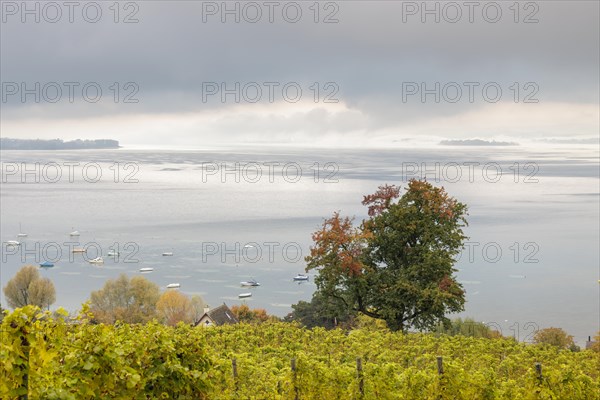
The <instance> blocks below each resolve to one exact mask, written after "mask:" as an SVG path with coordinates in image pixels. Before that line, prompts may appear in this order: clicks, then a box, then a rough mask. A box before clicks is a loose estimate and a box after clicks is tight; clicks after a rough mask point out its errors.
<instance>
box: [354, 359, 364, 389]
mask: <svg viewBox="0 0 600 400" xmlns="http://www.w3.org/2000/svg"><path fill="white" fill-rule="evenodd" d="M356 377H357V378H358V392H359V393H360V398H361V399H362V398H363V397H364V395H365V381H364V376H363V368H362V359H361V358H360V357H357V358H356Z"/></svg>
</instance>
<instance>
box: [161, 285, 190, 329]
mask: <svg viewBox="0 0 600 400" xmlns="http://www.w3.org/2000/svg"><path fill="white" fill-rule="evenodd" d="M156 311H157V313H158V316H159V318H160V319H161V320H162V322H163V323H165V324H167V325H177V323H178V322H185V323H192V322H193V320H194V309H193V306H192V301H191V300H190V298H189V297H188V296H186V295H185V294H183V293H181V292H180V291H177V290H167V291H166V292H164V293H163V294H162V295H161V296H160V298H159V299H158V301H157V302H156Z"/></svg>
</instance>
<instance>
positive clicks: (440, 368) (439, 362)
mask: <svg viewBox="0 0 600 400" xmlns="http://www.w3.org/2000/svg"><path fill="white" fill-rule="evenodd" d="M437 369H438V374H440V375H442V374H443V373H444V364H443V359H442V356H438V357H437Z"/></svg>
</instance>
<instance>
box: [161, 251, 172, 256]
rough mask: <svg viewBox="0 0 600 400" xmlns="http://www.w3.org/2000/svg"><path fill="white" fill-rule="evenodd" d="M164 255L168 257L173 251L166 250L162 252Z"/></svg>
mask: <svg viewBox="0 0 600 400" xmlns="http://www.w3.org/2000/svg"><path fill="white" fill-rule="evenodd" d="M162 255H163V256H165V257H167V256H172V255H173V252H172V251H165V252H164V253H162Z"/></svg>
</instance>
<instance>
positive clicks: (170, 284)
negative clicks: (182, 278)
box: [167, 283, 181, 289]
mask: <svg viewBox="0 0 600 400" xmlns="http://www.w3.org/2000/svg"><path fill="white" fill-rule="evenodd" d="M180 286H181V285H180V284H179V283H169V284H168V285H167V289H177V288H178V287H180Z"/></svg>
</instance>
